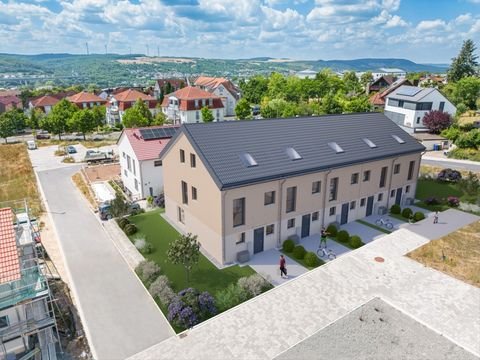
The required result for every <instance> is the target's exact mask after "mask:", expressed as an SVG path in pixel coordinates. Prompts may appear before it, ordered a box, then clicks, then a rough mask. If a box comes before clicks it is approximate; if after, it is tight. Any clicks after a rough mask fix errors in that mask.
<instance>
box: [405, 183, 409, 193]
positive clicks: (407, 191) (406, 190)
mask: <svg viewBox="0 0 480 360" xmlns="http://www.w3.org/2000/svg"><path fill="white" fill-rule="evenodd" d="M405 192H406V193H407V194H408V193H409V192H410V185H407V187H406V188H405Z"/></svg>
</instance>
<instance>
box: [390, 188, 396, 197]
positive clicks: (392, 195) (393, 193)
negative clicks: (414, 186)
mask: <svg viewBox="0 0 480 360" xmlns="http://www.w3.org/2000/svg"><path fill="white" fill-rule="evenodd" d="M394 196H395V189H393V190H392V191H390V197H394Z"/></svg>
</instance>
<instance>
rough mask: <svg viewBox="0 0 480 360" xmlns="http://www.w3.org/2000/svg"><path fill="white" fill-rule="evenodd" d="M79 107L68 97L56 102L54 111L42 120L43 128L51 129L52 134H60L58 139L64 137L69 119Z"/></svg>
mask: <svg viewBox="0 0 480 360" xmlns="http://www.w3.org/2000/svg"><path fill="white" fill-rule="evenodd" d="M78 110H79V109H78V107H76V106H75V105H73V104H72V103H71V102H70V101H68V100H66V99H62V100H60V101H59V102H58V103H56V104H55V105H54V106H53V108H52V111H50V113H49V114H48V115H47V116H46V117H45V118H44V119H43V120H42V121H41V123H40V126H41V127H42V129H45V130H48V131H50V132H51V133H52V134H55V135H58V139H59V140H61V139H62V133H64V132H65V131H66V130H67V125H68V122H69V120H70V119H71V118H72V116H73V114H74V113H75V112H77V111H78Z"/></svg>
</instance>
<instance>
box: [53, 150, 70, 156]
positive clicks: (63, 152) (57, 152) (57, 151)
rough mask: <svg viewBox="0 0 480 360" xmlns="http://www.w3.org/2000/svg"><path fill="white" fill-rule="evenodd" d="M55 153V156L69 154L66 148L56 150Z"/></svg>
mask: <svg viewBox="0 0 480 360" xmlns="http://www.w3.org/2000/svg"><path fill="white" fill-rule="evenodd" d="M54 155H55V156H65V155H67V152H66V151H65V150H62V149H58V150H55V152H54Z"/></svg>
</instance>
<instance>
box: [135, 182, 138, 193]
mask: <svg viewBox="0 0 480 360" xmlns="http://www.w3.org/2000/svg"><path fill="white" fill-rule="evenodd" d="M135 190H137V191H138V181H137V179H135Z"/></svg>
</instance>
